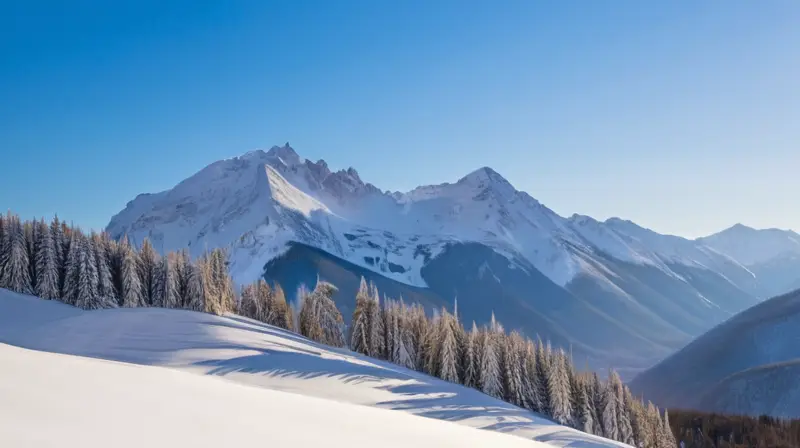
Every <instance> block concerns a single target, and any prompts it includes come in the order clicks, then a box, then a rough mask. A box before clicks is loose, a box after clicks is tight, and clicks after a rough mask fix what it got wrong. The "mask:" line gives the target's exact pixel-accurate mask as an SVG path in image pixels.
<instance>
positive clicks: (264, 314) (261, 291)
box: [239, 278, 275, 324]
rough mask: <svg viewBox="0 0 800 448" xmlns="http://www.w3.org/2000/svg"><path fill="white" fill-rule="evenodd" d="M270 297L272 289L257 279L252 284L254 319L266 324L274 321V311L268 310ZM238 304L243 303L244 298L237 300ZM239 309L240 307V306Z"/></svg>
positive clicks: (262, 280)
mask: <svg viewBox="0 0 800 448" xmlns="http://www.w3.org/2000/svg"><path fill="white" fill-rule="evenodd" d="M271 296H272V288H270V287H269V284H268V283H267V281H266V280H264V279H263V278H259V279H258V280H256V281H255V282H253V300H255V313H256V314H257V316H256V317H255V319H257V320H260V321H261V322H264V323H266V324H268V323H270V321H272V320H274V319H275V318H274V315H273V313H274V311H273V310H272V309H271V308H270V305H272V303H271V302H270V297H271ZM239 303H240V304H241V303H244V296H241V297H240V298H239ZM240 307H241V305H240Z"/></svg>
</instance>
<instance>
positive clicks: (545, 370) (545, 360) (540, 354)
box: [536, 341, 552, 415]
mask: <svg viewBox="0 0 800 448" xmlns="http://www.w3.org/2000/svg"><path fill="white" fill-rule="evenodd" d="M549 370H550V352H549V351H548V349H546V348H545V345H544V344H542V341H539V343H538V344H536V377H537V378H538V384H539V399H540V401H541V403H540V408H539V412H541V413H542V414H545V415H552V413H551V411H550V392H549V390H548V388H547V377H548V376H549Z"/></svg>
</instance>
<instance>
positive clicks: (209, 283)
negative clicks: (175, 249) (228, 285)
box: [197, 253, 224, 315]
mask: <svg viewBox="0 0 800 448" xmlns="http://www.w3.org/2000/svg"><path fill="white" fill-rule="evenodd" d="M213 264H214V261H213V258H212V256H211V253H206V254H205V255H203V256H202V257H201V258H200V259H199V260H197V272H198V274H199V275H200V285H201V287H200V292H201V293H202V303H203V309H202V310H201V311H205V312H206V313H211V314H217V315H220V314H222V313H223V312H224V311H223V309H222V304H221V303H220V293H219V292H218V289H219V288H218V285H217V282H215V279H214V266H213Z"/></svg>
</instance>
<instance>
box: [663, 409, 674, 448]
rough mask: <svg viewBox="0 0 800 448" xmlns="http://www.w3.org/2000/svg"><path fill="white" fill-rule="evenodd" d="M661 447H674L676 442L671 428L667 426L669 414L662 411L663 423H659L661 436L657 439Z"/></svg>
mask: <svg viewBox="0 0 800 448" xmlns="http://www.w3.org/2000/svg"><path fill="white" fill-rule="evenodd" d="M659 439H660V441H661V445H662V446H664V447H665V448H666V447H669V448H673V447H676V446H677V445H678V442H677V441H676V440H675V434H673V433H672V428H670V425H669V413H668V412H667V410H666V409H664V421H663V422H662V423H661V434H660V437H659Z"/></svg>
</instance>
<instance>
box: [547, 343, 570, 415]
mask: <svg viewBox="0 0 800 448" xmlns="http://www.w3.org/2000/svg"><path fill="white" fill-rule="evenodd" d="M566 364H567V357H566V355H565V354H564V352H563V351H561V350H558V351H557V352H555V353H554V354H553V357H552V359H551V363H550V368H549V369H548V372H547V373H548V375H547V391H548V395H549V397H550V400H549V403H550V416H551V417H552V418H553V419H554V420H555V421H557V422H558V423H560V424H562V425H569V424H570V423H571V422H572V404H571V403H570V390H569V377H568V376H567V375H568V374H567V365H566Z"/></svg>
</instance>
